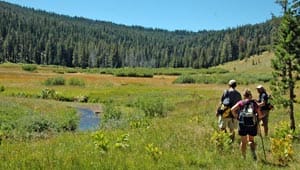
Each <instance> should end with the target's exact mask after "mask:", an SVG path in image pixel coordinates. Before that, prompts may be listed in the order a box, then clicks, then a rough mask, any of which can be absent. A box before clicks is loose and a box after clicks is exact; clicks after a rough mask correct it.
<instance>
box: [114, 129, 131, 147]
mask: <svg viewBox="0 0 300 170" xmlns="http://www.w3.org/2000/svg"><path fill="white" fill-rule="evenodd" d="M129 146H130V145H129V134H128V133H126V134H123V135H121V136H120V137H118V139H117V142H116V143H115V147H116V148H120V149H126V148H128V147H129Z"/></svg>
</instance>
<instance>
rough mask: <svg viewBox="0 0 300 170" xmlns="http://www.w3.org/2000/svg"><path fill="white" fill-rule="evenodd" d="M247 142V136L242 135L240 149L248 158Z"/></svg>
mask: <svg viewBox="0 0 300 170" xmlns="http://www.w3.org/2000/svg"><path fill="white" fill-rule="evenodd" d="M247 142H248V140H247V136H241V144H240V150H241V152H242V155H243V157H244V158H246V149H247Z"/></svg>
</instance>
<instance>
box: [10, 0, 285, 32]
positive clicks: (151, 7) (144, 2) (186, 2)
mask: <svg viewBox="0 0 300 170" xmlns="http://www.w3.org/2000/svg"><path fill="white" fill-rule="evenodd" d="M4 1H6V2H10V3H13V4H18V5H21V6H25V7H30V8H34V9H39V10H44V11H47V12H54V13H57V14H63V15H68V16H72V17H73V16H78V17H84V18H88V19H93V20H99V21H108V22H113V23H116V24H123V25H128V26H133V25H134V26H143V27H146V28H159V29H165V30H169V31H174V30H185V31H193V32H197V31H202V30H222V29H227V28H235V27H238V26H243V25H246V24H257V23H262V22H265V21H266V20H268V19H271V18H272V14H273V15H275V16H280V15H282V12H281V11H282V10H281V8H280V6H279V5H278V4H276V3H275V0H4Z"/></svg>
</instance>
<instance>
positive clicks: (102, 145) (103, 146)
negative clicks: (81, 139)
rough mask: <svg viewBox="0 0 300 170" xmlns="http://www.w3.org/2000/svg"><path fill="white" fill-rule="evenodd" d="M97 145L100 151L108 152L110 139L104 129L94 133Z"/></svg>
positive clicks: (93, 136)
mask: <svg viewBox="0 0 300 170" xmlns="http://www.w3.org/2000/svg"><path fill="white" fill-rule="evenodd" d="M92 138H93V140H94V144H95V146H96V147H97V148H98V149H99V150H100V153H102V154H103V153H106V152H107V151H108V148H109V147H108V145H109V141H108V139H107V137H106V136H105V135H104V133H103V132H102V131H97V132H94V133H92Z"/></svg>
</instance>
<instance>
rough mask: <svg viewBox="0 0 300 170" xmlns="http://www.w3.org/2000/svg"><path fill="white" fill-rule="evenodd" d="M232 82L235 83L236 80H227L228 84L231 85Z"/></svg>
mask: <svg viewBox="0 0 300 170" xmlns="http://www.w3.org/2000/svg"><path fill="white" fill-rule="evenodd" d="M233 84H236V81H235V80H230V81H229V82H228V85H230V86H231V85H233Z"/></svg>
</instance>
